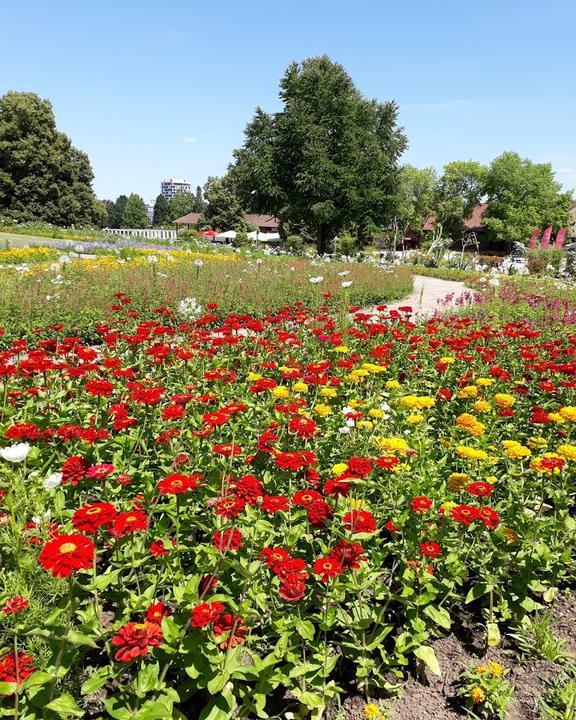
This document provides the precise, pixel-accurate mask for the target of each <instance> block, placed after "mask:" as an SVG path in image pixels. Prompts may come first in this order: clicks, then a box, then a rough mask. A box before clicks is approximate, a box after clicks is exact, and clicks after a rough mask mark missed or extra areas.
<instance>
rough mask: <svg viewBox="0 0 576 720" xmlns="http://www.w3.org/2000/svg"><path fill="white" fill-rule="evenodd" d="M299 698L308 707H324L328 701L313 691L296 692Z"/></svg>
mask: <svg viewBox="0 0 576 720" xmlns="http://www.w3.org/2000/svg"><path fill="white" fill-rule="evenodd" d="M294 694H295V695H296V697H297V698H298V700H299V701H300V702H301V703H302V705H305V706H306V707H307V708H309V709H311V708H323V707H325V705H326V703H325V702H324V700H323V699H322V698H321V697H320V695H315V694H314V693H312V692H294Z"/></svg>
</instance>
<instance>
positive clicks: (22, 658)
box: [0, 651, 36, 685]
mask: <svg viewBox="0 0 576 720" xmlns="http://www.w3.org/2000/svg"><path fill="white" fill-rule="evenodd" d="M33 663H34V658H32V657H30V655H25V654H24V653H20V652H19V653H15V652H14V651H11V652H8V653H6V654H5V655H0V682H2V683H17V684H18V685H20V684H21V683H22V681H23V680H25V679H26V678H27V677H28V676H29V675H32V673H33V672H34V671H35V670H36V668H35V667H34V665H33Z"/></svg>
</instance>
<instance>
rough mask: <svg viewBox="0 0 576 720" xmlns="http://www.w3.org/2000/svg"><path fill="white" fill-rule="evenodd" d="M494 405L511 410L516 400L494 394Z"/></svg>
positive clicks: (504, 395) (502, 394)
mask: <svg viewBox="0 0 576 720" xmlns="http://www.w3.org/2000/svg"><path fill="white" fill-rule="evenodd" d="M493 401H494V405H497V406H498V407H500V408H511V407H512V406H513V405H514V403H515V402H516V398H515V397H513V396H512V395H508V394H506V393H496V395H494V398H493Z"/></svg>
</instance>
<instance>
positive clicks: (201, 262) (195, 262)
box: [194, 259, 204, 268]
mask: <svg viewBox="0 0 576 720" xmlns="http://www.w3.org/2000/svg"><path fill="white" fill-rule="evenodd" d="M194 265H196V267H197V268H201V267H204V261H203V260H200V259H198V260H194Z"/></svg>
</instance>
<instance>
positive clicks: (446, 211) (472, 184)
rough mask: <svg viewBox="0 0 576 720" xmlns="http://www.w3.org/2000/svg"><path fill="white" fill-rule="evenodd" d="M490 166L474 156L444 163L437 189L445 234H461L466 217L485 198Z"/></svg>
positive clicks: (460, 235)
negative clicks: (488, 167) (487, 167)
mask: <svg viewBox="0 0 576 720" xmlns="http://www.w3.org/2000/svg"><path fill="white" fill-rule="evenodd" d="M486 173H487V170H486V167H485V166H484V165H481V164H480V163H478V162H474V161H473V160H468V161H463V160H456V161H454V162H451V163H448V164H447V165H445V166H444V171H443V173H442V177H441V178H440V180H439V182H438V186H437V190H436V213H437V222H439V223H442V227H443V235H444V236H447V237H451V238H453V239H458V238H461V237H462V236H463V235H464V232H465V229H466V228H465V225H464V221H465V220H466V219H467V218H468V217H470V215H471V214H472V210H473V209H474V208H475V207H476V205H478V203H479V202H480V201H481V199H482V196H483V195H484V192H485V184H486Z"/></svg>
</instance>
